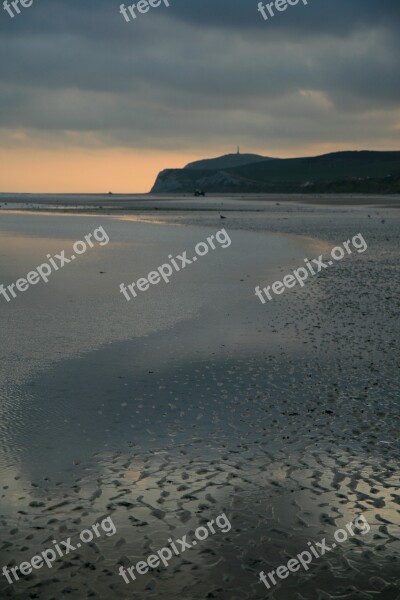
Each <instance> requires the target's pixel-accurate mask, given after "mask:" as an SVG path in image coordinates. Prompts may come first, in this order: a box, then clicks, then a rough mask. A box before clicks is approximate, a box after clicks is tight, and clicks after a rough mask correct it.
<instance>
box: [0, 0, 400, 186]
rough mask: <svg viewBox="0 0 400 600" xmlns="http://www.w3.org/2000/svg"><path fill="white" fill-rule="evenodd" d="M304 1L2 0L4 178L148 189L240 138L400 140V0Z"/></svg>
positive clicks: (310, 146) (323, 144) (296, 148)
mask: <svg viewBox="0 0 400 600" xmlns="http://www.w3.org/2000/svg"><path fill="white" fill-rule="evenodd" d="M307 1H308V3H307V4H305V3H304V2H305V0H299V3H298V4H297V5H296V6H288V8H287V10H285V11H284V12H278V11H276V10H275V11H274V12H275V13H276V14H275V16H274V17H270V18H269V19H268V20H267V21H266V20H264V19H263V17H262V15H261V13H260V12H258V11H257V6H258V0H169V4H170V6H169V7H167V6H165V4H164V2H163V3H162V5H161V6H160V7H158V8H151V9H150V10H149V11H148V12H147V13H146V14H141V15H138V17H137V18H136V19H135V20H133V19H132V20H131V21H130V22H129V23H128V22H127V21H126V20H125V18H124V17H123V15H122V14H121V13H120V4H121V1H120V0H118V1H115V0H33V3H32V5H31V6H30V7H27V8H21V9H20V10H21V13H20V14H15V16H14V17H13V18H11V17H10V15H9V14H8V12H7V11H6V10H4V8H3V0H0V56H1V60H0V191H1V192H49V193H50V192H86V193H88V192H94V193H95V192H108V191H113V192H114V193H118V192H119V193H142V192H147V191H149V189H150V188H151V186H152V184H153V182H154V180H155V178H156V176H157V173H158V172H159V171H160V170H162V169H164V168H180V167H183V166H184V165H185V164H187V163H188V162H191V161H193V160H196V159H200V158H205V157H207V158H208V157H212V156H218V155H221V154H226V153H230V152H235V151H236V146H237V145H238V144H239V145H240V147H241V151H242V152H243V153H244V152H255V153H259V154H262V155H264V156H274V157H292V156H308V155H316V154H322V153H325V152H331V151H336V150H349V149H354V150H359V149H372V150H399V149H400V143H399V135H400V77H399V67H398V62H399V55H400V52H399V50H400V2H399V0H307ZM135 3H136V0H135ZM265 3H266V2H264V4H265ZM129 4H130V2H127V3H126V6H128V5H129ZM14 13H15V10H14Z"/></svg>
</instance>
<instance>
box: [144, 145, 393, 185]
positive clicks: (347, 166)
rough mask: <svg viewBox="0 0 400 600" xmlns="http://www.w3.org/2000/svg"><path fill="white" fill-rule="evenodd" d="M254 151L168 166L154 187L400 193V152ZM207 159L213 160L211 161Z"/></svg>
mask: <svg viewBox="0 0 400 600" xmlns="http://www.w3.org/2000/svg"><path fill="white" fill-rule="evenodd" d="M230 156H246V155H228V157H230ZM247 156H248V155H247ZM250 156H251V155H250ZM256 156H257V161H254V162H251V163H248V164H245V165H236V166H229V167H223V168H202V169H200V168H197V167H196V168H193V167H190V166H189V165H188V167H187V168H184V169H167V170H165V171H162V172H161V173H160V174H159V175H158V177H157V179H156V182H155V184H154V186H153V189H152V190H151V191H152V193H193V192H194V190H195V189H202V190H204V191H205V192H206V193H288V194H290V193H292V194H298V193H365V194H368V193H374V194H375V193H382V194H389V193H400V152H374V151H357V152H334V153H331V154H324V155H322V156H314V157H306V158H288V159H269V158H264V159H262V160H260V157H258V155H256ZM223 158H225V157H221V159H223ZM210 160H211V161H213V160H219V159H210ZM202 162H203V161H198V163H202ZM198 163H192V164H195V165H196V164H198ZM206 163H207V164H209V162H208V161H206Z"/></svg>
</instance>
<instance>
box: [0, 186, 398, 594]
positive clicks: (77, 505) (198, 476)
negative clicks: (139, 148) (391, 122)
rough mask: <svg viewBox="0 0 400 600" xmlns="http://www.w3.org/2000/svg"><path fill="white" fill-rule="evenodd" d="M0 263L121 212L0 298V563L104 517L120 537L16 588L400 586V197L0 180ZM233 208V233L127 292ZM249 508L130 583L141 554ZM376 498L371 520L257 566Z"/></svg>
mask: <svg viewBox="0 0 400 600" xmlns="http://www.w3.org/2000/svg"><path fill="white" fill-rule="evenodd" d="M0 204H1V208H0V230H1V236H0V268H1V273H2V282H3V283H4V284H8V283H9V282H11V281H14V280H16V279H17V278H18V277H23V276H24V275H25V274H26V273H27V272H28V271H29V270H30V269H33V268H34V267H35V266H36V265H39V264H40V263H41V262H43V261H44V260H46V255H47V254H48V253H50V254H51V255H54V254H55V253H57V252H59V251H61V250H62V249H66V248H69V247H71V245H72V244H73V242H74V241H75V240H79V239H83V236H84V235H85V234H87V233H88V232H91V231H93V230H95V228H98V227H100V226H101V227H103V228H104V230H105V231H106V232H107V234H108V236H109V240H110V241H109V243H108V244H107V245H105V246H103V247H99V246H96V247H94V248H93V250H91V251H90V252H87V253H86V254H84V255H82V256H80V257H79V260H76V261H74V263H73V264H68V265H66V267H65V269H63V270H62V271H59V272H56V273H54V276H52V277H51V279H49V281H48V282H47V283H45V282H41V283H40V284H38V285H36V286H35V287H32V289H29V290H27V291H26V292H24V293H23V294H21V295H19V296H18V297H17V298H16V299H14V300H13V301H12V302H10V303H7V302H6V301H5V300H4V299H3V298H0V301H1V311H0V326H1V331H2V333H3V337H2V339H3V343H2V347H1V354H0V359H1V360H0V376H1V382H2V383H1V387H0V423H1V430H0V431H1V441H2V453H1V458H0V461H1V462H0V465H1V470H2V473H3V475H2V509H1V515H2V525H3V540H2V543H1V553H0V556H1V559H2V562H1V565H0V566H2V565H15V564H20V563H21V562H22V561H24V560H29V557H31V556H33V555H34V554H35V553H37V552H40V551H41V549H44V548H45V547H46V544H48V543H49V540H53V539H54V540H60V539H65V538H66V537H68V536H72V537H73V536H76V535H77V534H78V533H79V531H80V530H81V529H82V528H84V527H87V526H89V525H91V524H92V523H94V522H95V521H96V519H100V518H101V517H103V516H105V515H111V516H112V519H113V522H114V523H115V526H116V530H117V533H116V534H115V536H113V537H109V538H108V537H104V538H101V539H98V540H96V541H94V542H92V543H90V544H88V545H87V546H85V547H82V548H80V549H79V550H77V551H75V552H74V553H73V554H69V555H68V556H67V557H64V558H61V559H60V560H59V561H58V562H57V563H55V564H54V566H53V567H52V568H51V569H47V568H43V569H41V570H38V571H36V572H33V573H31V574H30V575H28V576H26V577H23V578H21V579H20V580H19V581H17V582H15V583H13V584H12V585H9V584H8V583H7V581H6V580H5V579H4V578H1V580H0V591H1V596H2V597H4V598H21V599H24V600H25V599H26V598H39V599H41V600H42V599H43V600H44V599H46V600H50V599H55V598H57V600H58V599H59V598H61V597H69V598H72V599H74V600H75V599H76V600H78V599H79V600H80V599H82V598H89V597H93V598H98V599H101V600H112V599H113V598H123V599H125V598H143V597H146V598H149V599H152V598H154V599H156V600H158V599H160V600H161V599H163V600H164V599H167V600H173V599H175V598H177V597H180V598H183V599H184V600H196V599H199V600H200V599H204V598H218V599H221V600H236V599H237V600H239V599H241V600H243V599H247V598H249V599H252V600H258V599H260V600H261V598H265V597H267V595H268V597H270V598H272V599H278V598H279V599H284V600H298V599H301V598H307V599H309V600H319V599H321V600H328V599H329V600H339V599H340V600H355V599H358V598H359V599H364V598H365V599H370V598H378V597H379V598H384V600H396V599H397V598H398V594H399V583H400V580H399V560H400V536H399V520H400V491H399V490H400V480H399V475H398V474H399V466H400V465H399V442H398V431H399V424H400V419H399V417H400V394H399V333H400V331H399V330H400V323H399V306H400V274H399V273H400V272H399V267H398V261H399V233H400V213H399V211H398V206H399V198H398V197H395V196H391V197H387V198H385V197H383V198H382V197H362V196H357V197H356V196H354V197H347V198H346V197H343V196H337V197H336V196H335V197H332V198H331V197H329V196H320V197H313V196H308V197H292V198H290V197H287V196H286V197H285V196H283V195H282V196H281V195H279V196H271V197H268V198H267V197H261V196H260V197H258V196H257V197H256V196H249V197H245V196H240V197H239V196H237V197H228V196H219V197H218V196H215V197H206V198H205V199H194V198H185V197H178V196H177V197H172V196H171V197H170V196H166V197H162V198H158V197H149V198H147V197H146V196H137V197H131V196H127V197H114V196H107V195H104V196H96V197H91V196H57V197H55V196H51V195H50V196H35V197H28V196H25V195H23V196H15V195H13V196H12V195H7V194H2V195H1V199H0ZM222 228H224V229H225V230H226V232H227V233H228V234H229V237H230V240H231V245H230V246H229V247H226V248H222V247H217V248H216V249H215V250H213V251H210V252H209V253H208V254H207V255H206V256H203V257H201V258H199V260H197V262H196V263H195V264H191V265H189V266H187V268H185V269H183V270H181V271H179V272H176V273H174V275H173V277H171V279H170V281H169V282H168V283H166V282H160V284H158V285H157V286H151V287H150V289H148V290H147V291H144V292H141V293H140V294H138V296H137V297H136V298H133V299H132V300H131V301H130V302H127V301H126V300H125V299H124V297H123V295H122V294H121V293H120V289H119V286H120V284H121V283H122V282H125V283H126V284H128V283H130V282H131V281H136V280H138V279H139V278H141V277H146V275H147V274H148V273H149V272H151V271H152V270H155V269H156V268H157V267H158V266H159V265H162V264H163V263H165V261H166V260H168V256H169V255H173V256H176V255H178V254H180V253H182V252H183V251H185V250H187V251H188V255H189V256H192V255H193V248H194V246H195V245H196V243H198V242H200V241H202V240H206V239H207V237H208V236H210V235H212V234H215V233H216V232H218V231H220V230H221V229H222ZM356 234H362V236H363V238H364V239H365V241H366V243H367V245H368V248H367V250H366V251H365V252H364V253H362V254H361V253H360V254H358V253H357V252H353V253H352V254H351V255H349V256H346V257H345V258H344V259H343V260H341V261H340V262H337V263H335V264H334V265H333V266H332V267H331V268H329V269H327V270H324V271H322V272H321V273H318V274H317V275H316V276H314V277H312V278H311V277H310V279H309V280H308V281H307V283H306V284H305V285H304V286H303V287H300V286H297V287H295V288H293V289H291V290H286V291H285V293H284V294H282V295H279V296H276V297H274V298H273V300H272V301H270V302H267V303H265V304H262V303H260V301H259V300H258V299H257V297H256V296H255V293H254V290H255V287H256V286H258V285H259V286H265V285H269V284H272V283H273V282H274V281H276V280H281V279H283V277H284V276H285V275H286V274H288V273H291V272H292V271H293V270H294V269H296V268H298V267H300V266H302V265H304V260H305V259H306V258H307V259H312V258H316V257H318V256H320V255H323V256H327V255H329V253H330V251H331V249H332V248H333V247H334V246H338V245H340V244H342V243H343V242H344V241H346V240H348V239H351V238H353V236H355V235H356ZM222 512H224V513H225V514H226V515H227V516H228V517H229V519H230V522H231V523H232V529H231V530H230V531H229V532H227V533H222V532H219V533H218V535H215V536H213V537H210V538H209V539H208V540H207V541H205V542H203V543H202V544H201V545H200V544H199V545H198V546H196V548H192V549H191V550H190V551H189V550H188V551H187V552H186V553H185V554H184V555H182V556H176V557H174V559H173V560H172V561H171V564H170V566H169V567H168V568H163V567H162V566H161V567H159V568H158V569H156V570H155V571H153V572H150V573H148V574H146V575H143V576H140V577H138V578H137V580H136V581H133V582H131V583H130V584H129V585H127V584H126V583H125V582H124V580H123V579H122V578H121V577H120V576H119V575H118V569H119V566H120V565H124V566H129V565H130V564H133V563H135V562H137V561H140V560H142V559H144V558H145V557H146V556H148V555H149V554H150V553H151V552H153V551H155V550H156V549H157V548H160V547H162V546H165V544H166V543H167V540H168V539H169V538H177V537H181V536H183V535H185V534H188V533H189V532H192V531H193V530H194V529H195V528H196V527H198V526H200V525H202V524H204V522H206V521H209V520H210V519H215V517H216V516H217V515H219V514H220V513H222ZM360 513H362V514H363V515H364V516H365V518H366V519H367V520H368V523H369V525H370V531H369V533H368V534H367V535H365V536H357V537H355V538H351V539H349V540H348V541H347V542H346V543H343V544H340V546H338V547H337V548H335V550H334V551H332V552H330V553H329V555H328V556H325V557H323V558H320V559H319V560H316V561H315V562H314V563H313V564H312V565H311V566H310V568H309V570H307V571H299V572H297V573H294V574H291V575H290V576H289V577H287V578H286V579H282V580H280V581H279V582H278V585H276V586H274V587H272V589H270V590H267V589H266V587H265V586H264V585H263V584H262V583H261V582H260V581H259V573H260V571H265V572H268V571H270V570H271V569H274V568H275V567H277V566H278V565H280V564H283V563H285V562H287V560H288V559H289V558H290V557H292V556H296V555H297V554H298V553H299V552H301V551H302V550H304V548H307V543H308V542H313V541H319V540H320V539H321V538H326V539H327V540H329V539H333V534H334V532H335V530H337V529H338V528H340V527H343V526H344V525H345V524H346V523H348V522H349V521H351V520H352V519H354V518H356V516H357V515H359V514H360Z"/></svg>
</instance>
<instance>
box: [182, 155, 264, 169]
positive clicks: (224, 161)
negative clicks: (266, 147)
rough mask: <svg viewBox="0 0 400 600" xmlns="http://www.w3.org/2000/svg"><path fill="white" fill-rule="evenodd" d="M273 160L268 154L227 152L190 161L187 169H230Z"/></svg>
mask: <svg viewBox="0 0 400 600" xmlns="http://www.w3.org/2000/svg"><path fill="white" fill-rule="evenodd" d="M264 160H272V159H270V158H269V157H268V156H260V155H259V154H225V155H224V156H218V157H217V158H205V159H204V160H197V161H196V162H192V163H189V164H188V165H186V167H184V168H185V169H196V170H197V171H202V170H204V171H206V170H210V169H212V170H214V169H230V168H233V167H242V166H244V165H250V164H252V163H256V162H260V161H264Z"/></svg>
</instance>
